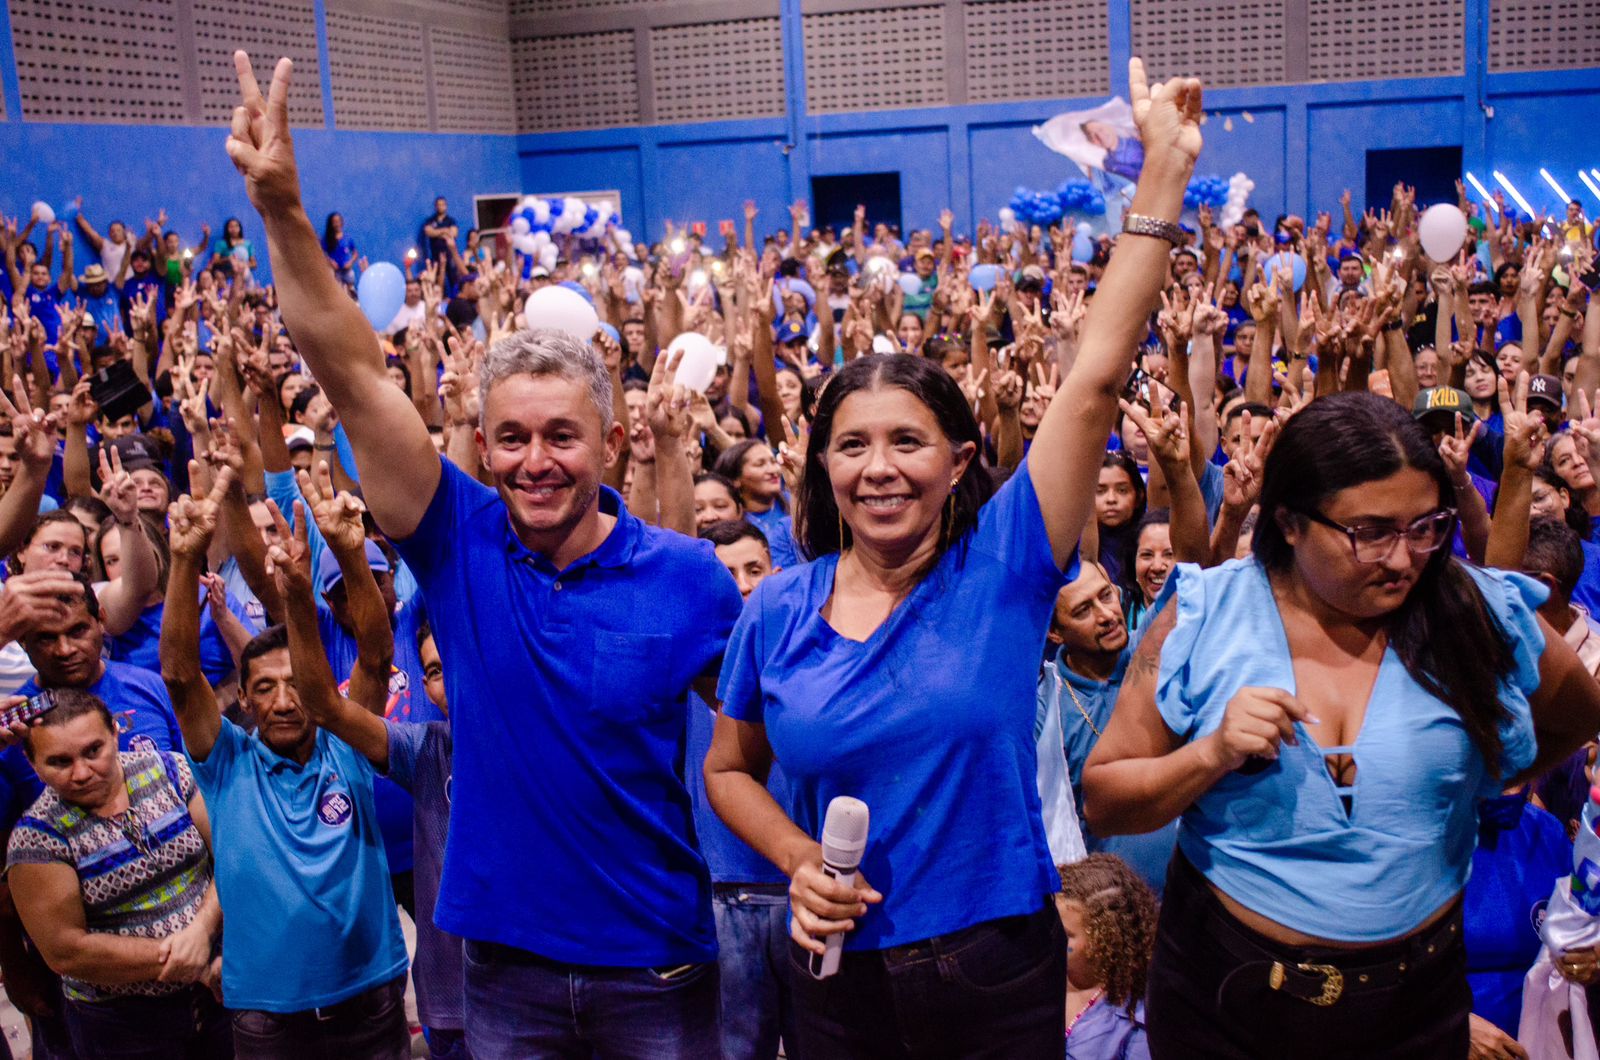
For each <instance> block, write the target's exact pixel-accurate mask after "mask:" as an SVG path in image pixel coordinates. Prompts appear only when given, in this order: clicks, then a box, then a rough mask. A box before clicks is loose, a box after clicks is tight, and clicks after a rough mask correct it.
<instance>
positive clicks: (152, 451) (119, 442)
mask: <svg viewBox="0 0 1600 1060" xmlns="http://www.w3.org/2000/svg"><path fill="white" fill-rule="evenodd" d="M107 448H109V449H114V450H116V453H117V455H118V456H120V457H121V458H122V470H124V471H143V470H145V469H147V468H154V469H155V470H157V471H160V470H161V460H160V450H158V449H157V448H156V445H155V443H154V442H152V441H151V440H150V439H149V438H146V437H145V436H144V435H142V434H125V435H123V436H122V437H121V438H116V439H113V440H112V441H111V442H110V443H108V445H107ZM163 473H164V472H163Z"/></svg>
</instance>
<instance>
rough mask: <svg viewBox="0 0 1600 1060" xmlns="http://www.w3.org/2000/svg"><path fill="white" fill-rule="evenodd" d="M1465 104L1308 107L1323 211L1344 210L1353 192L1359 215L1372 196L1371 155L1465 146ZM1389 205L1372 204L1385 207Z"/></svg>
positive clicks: (1312, 166) (1313, 187)
mask: <svg viewBox="0 0 1600 1060" xmlns="http://www.w3.org/2000/svg"><path fill="white" fill-rule="evenodd" d="M1461 123H1462V115H1461V100H1460V99H1459V98H1456V99H1432V100H1410V101H1406V102H1393V103H1374V104H1351V105H1344V104H1330V105H1325V106H1318V105H1312V106H1311V107H1309V108H1307V124H1308V126H1309V130H1308V133H1307V146H1308V148H1309V156H1308V158H1307V159H1306V160H1305V164H1306V167H1307V185H1306V186H1307V190H1308V193H1309V195H1310V200H1311V203H1312V204H1314V205H1315V206H1317V207H1318V208H1319V209H1324V210H1334V209H1337V208H1338V201H1339V195H1340V193H1342V192H1343V191H1344V189H1345V188H1349V189H1350V190H1351V192H1352V193H1353V194H1354V196H1355V200H1354V203H1353V208H1354V209H1355V210H1356V211H1357V213H1359V212H1360V211H1361V210H1362V209H1363V208H1364V205H1363V201H1362V200H1363V199H1364V198H1365V197H1366V196H1365V192H1364V189H1365V187H1366V165H1367V151H1369V150H1378V149H1392V148H1401V147H1455V146H1460V144H1461V128H1462V124H1461ZM1387 205H1388V204H1387V203H1366V204H1365V206H1372V207H1382V206H1387Z"/></svg>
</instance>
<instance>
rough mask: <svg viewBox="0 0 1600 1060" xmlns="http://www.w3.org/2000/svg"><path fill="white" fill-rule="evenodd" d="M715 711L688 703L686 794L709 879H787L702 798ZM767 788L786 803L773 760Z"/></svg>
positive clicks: (782, 782)
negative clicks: (690, 803) (687, 786)
mask: <svg viewBox="0 0 1600 1060" xmlns="http://www.w3.org/2000/svg"><path fill="white" fill-rule="evenodd" d="M716 724H717V715H716V712H715V711H713V710H711V708H709V707H707V706H706V705H705V704H703V703H695V702H690V704H689V762H688V766H687V767H686V771H687V772H688V774H689V794H690V796H692V797H693V799H694V830H695V834H696V835H697V836H699V837H700V853H701V854H703V855H705V859H706V867H707V868H709V869H710V870H711V881H712V882H713V883H788V882H789V877H787V876H785V875H784V874H783V872H782V871H781V870H780V869H779V868H778V867H777V866H776V865H774V864H773V863H772V862H770V861H768V860H767V859H766V858H764V857H762V856H761V855H760V854H757V853H756V852H755V851H754V850H752V849H751V848H750V845H749V844H748V843H746V842H745V841H744V840H742V839H740V838H739V837H738V836H736V835H734V834H733V831H732V829H730V828H729V827H728V826H727V825H725V824H723V823H722V818H720V817H718V816H717V812H716V811H715V810H713V809H712V808H711V803H710V801H709V800H708V799H707V798H706V775H705V769H704V768H703V767H704V766H705V762H706V752H708V751H710V750H711V736H712V733H713V731H714V730H715V728H716ZM767 791H769V792H771V793H772V797H773V798H774V799H776V800H777V803H778V805H779V806H787V805H788V803H789V785H788V783H787V782H786V781H785V780H784V779H783V769H782V768H781V767H780V766H779V765H778V763H777V761H776V760H774V761H773V763H772V770H771V772H769V773H768V774H767Z"/></svg>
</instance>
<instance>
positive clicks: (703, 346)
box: [663, 331, 722, 394]
mask: <svg viewBox="0 0 1600 1060" xmlns="http://www.w3.org/2000/svg"><path fill="white" fill-rule="evenodd" d="M679 351H682V353H683V359H682V360H680V361H679V362H678V371H677V374H676V375H674V376H673V377H672V381H673V382H674V383H677V384H679V385H681V386H686V387H688V388H689V389H690V390H693V391H696V392H698V393H701V394H704V393H705V392H706V388H707V387H709V386H710V385H711V381H712V380H713V379H715V378H716V377H717V365H719V364H721V363H722V359H721V358H720V357H718V356H717V348H716V347H715V346H713V345H712V344H711V340H710V339H708V338H706V337H705V336H704V335H702V334H700V333H699V332H698V331H685V332H683V333H682V334H680V335H679V336H678V337H677V338H675V339H673V340H672V344H671V345H670V346H668V347H667V352H666V353H665V354H663V356H665V357H667V358H668V362H667V363H668V364H670V363H672V362H671V360H670V358H671V357H672V356H673V355H674V354H676V353H678V352H679Z"/></svg>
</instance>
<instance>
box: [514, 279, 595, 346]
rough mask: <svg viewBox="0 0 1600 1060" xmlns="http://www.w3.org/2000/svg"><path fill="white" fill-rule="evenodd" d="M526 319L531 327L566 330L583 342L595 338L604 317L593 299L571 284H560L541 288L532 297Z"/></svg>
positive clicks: (525, 313) (524, 311)
mask: <svg viewBox="0 0 1600 1060" xmlns="http://www.w3.org/2000/svg"><path fill="white" fill-rule="evenodd" d="M522 319H523V321H524V322H525V323H526V324H527V325H528V327H530V328H550V329H552V330H555V331H565V332H566V333H567V334H568V335H571V336H572V337H573V338H575V339H578V340H580V341H582V342H588V341H589V340H590V339H592V338H594V333H595V332H596V331H597V330H599V328H600V317H599V315H598V314H596V313H595V311H594V306H592V305H590V304H589V300H588V299H587V298H585V297H583V295H581V294H579V293H578V292H577V291H574V290H573V289H572V288H570V287H561V286H558V285H556V284H551V285H550V286H549V287H541V288H540V289H539V290H537V291H535V292H533V293H532V294H531V295H529V296H528V304H527V307H526V308H524V309H523V311H522Z"/></svg>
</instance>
